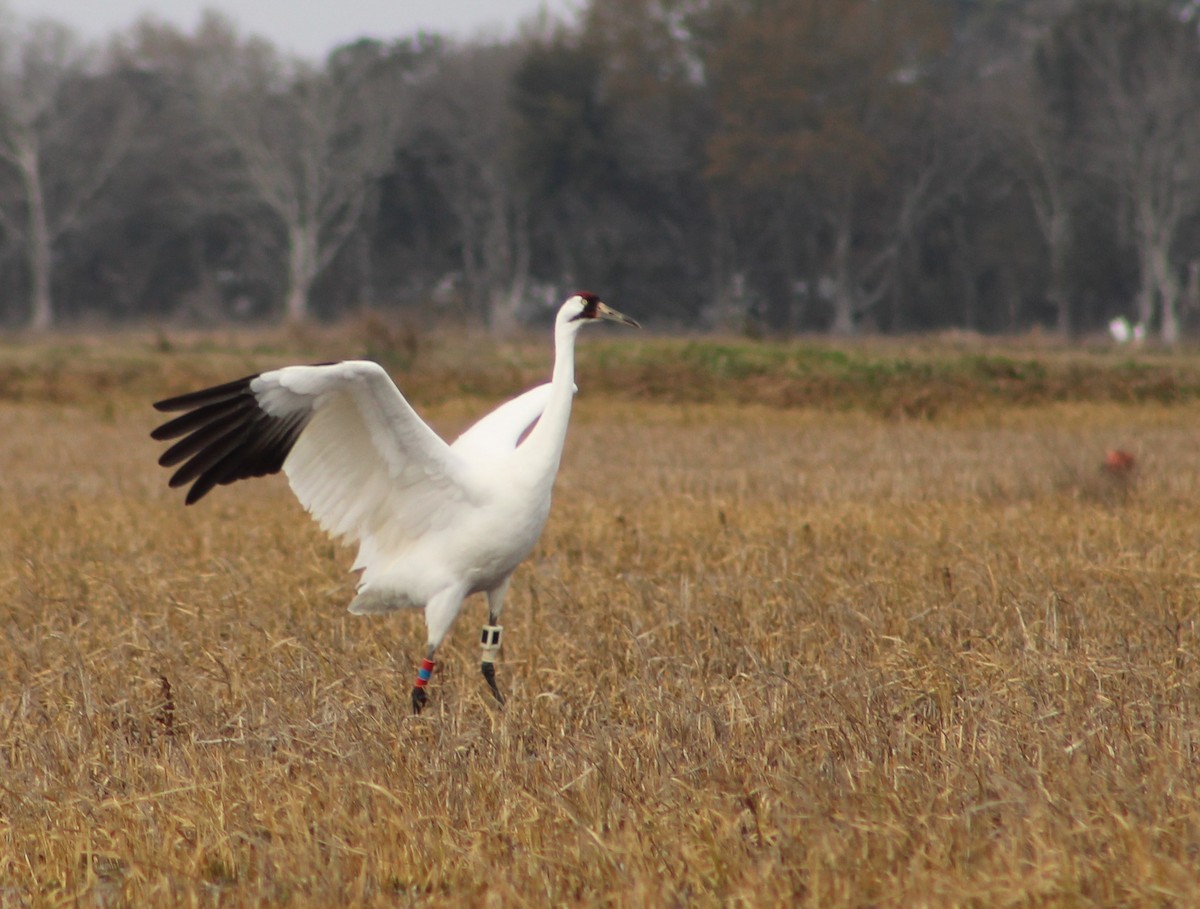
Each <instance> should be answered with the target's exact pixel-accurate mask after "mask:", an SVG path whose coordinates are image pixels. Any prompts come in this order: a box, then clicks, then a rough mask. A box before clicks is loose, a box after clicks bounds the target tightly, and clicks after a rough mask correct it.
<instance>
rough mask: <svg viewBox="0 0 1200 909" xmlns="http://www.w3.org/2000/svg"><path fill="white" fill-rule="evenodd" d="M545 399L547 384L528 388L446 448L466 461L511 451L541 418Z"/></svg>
mask: <svg viewBox="0 0 1200 909" xmlns="http://www.w3.org/2000/svg"><path fill="white" fill-rule="evenodd" d="M549 400H550V384H549V383H546V384H545V385H539V386H537V387H536V388H531V389H529V391H527V392H525V394H523V395H519V396H518V397H515V398H513V399H512V400H511V401H505V402H504V403H503V404H501V405H500V406H499V407H497V408H496V409H495V410H493V411H492V412H491V413H489V414H488V415H487V416H486V417H483V418H482V419H481V420H479V422H477V423H476V424H475V425H473V426H472V427H471V428H470V429H468V430H466V431H465V432H464V433H463V434H462V435H461V436H459V437H458V438H457V439H455V440H454V444H453V445H451V446H450V448H451V450H452V451H453V452H454V453H455V454H457V455H460V456H462V457H463V458H464V459H466V460H468V461H486V460H488V459H490V458H494V457H496V456H497V455H499V454H503V453H504V452H507V451H513V450H514V449H515V448H516V447H517V446H518V445H520V444H521V442H522V441H523V440H524V438H525V436H526V434H527V433H528V432H529V430H531V429H532V428H533V427H534V424H536V423H537V421H538V420H539V419H540V418H541V416H542V412H543V411H544V410H545V409H546V403H547V402H548V401H549Z"/></svg>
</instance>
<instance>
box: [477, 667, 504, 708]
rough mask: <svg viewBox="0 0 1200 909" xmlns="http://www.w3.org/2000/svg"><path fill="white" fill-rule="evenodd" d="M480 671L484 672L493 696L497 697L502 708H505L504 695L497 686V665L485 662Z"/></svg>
mask: <svg viewBox="0 0 1200 909" xmlns="http://www.w3.org/2000/svg"><path fill="white" fill-rule="evenodd" d="M480 670H481V671H482V672H483V678H484V680H485V681H486V682H487V683H488V687H489V688H491V689H492V694H494V695H495V696H496V700H497V701H499V702H500V706H502V707H503V706H504V695H502V694H501V693H500V688H499V687H498V686H497V685H496V664H495V663H489V662H487V661H484V663H483V664H482V665H481V667H480Z"/></svg>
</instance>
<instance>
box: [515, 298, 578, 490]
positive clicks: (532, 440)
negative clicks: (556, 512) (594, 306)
mask: <svg viewBox="0 0 1200 909" xmlns="http://www.w3.org/2000/svg"><path fill="white" fill-rule="evenodd" d="M578 331H579V326H578V325H572V324H571V323H569V322H564V321H559V322H558V323H557V324H556V325H555V329H554V373H553V375H552V376H551V378H550V401H549V402H548V403H547V404H546V409H545V410H544V411H542V416H541V418H540V419H539V420H538V422H537V425H536V426H534V428H533V431H532V432H530V434H529V438H527V439H526V440H525V442H524V444H522V446H521V448H522V449H524V450H525V455H526V457H527V458H529V459H530V461H531V462H533V463H536V464H537V465H538V467H539V468H542V469H545V470H546V471H547V472H548V475H549V477H550V479H553V478H554V474H555V473H556V472H557V470H558V462H559V459H560V458H561V457H562V450H563V444H564V443H565V442H566V439H567V423H568V422H570V419H571V401H572V399H573V398H574V397H575V335H576V334H577V333H578Z"/></svg>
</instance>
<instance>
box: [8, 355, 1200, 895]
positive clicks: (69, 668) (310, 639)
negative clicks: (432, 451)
mask: <svg viewBox="0 0 1200 909" xmlns="http://www.w3.org/2000/svg"><path fill="white" fill-rule="evenodd" d="M587 348H588V344H587V342H584V343H582V344H581V350H580V359H581V362H586V360H587V357H588V350H587ZM9 355H12V353H11V351H10V354H9ZM21 356H22V357H25V358H28V357H29V356H31V355H30V354H29V352H28V351H26V352H23V353H22V354H21ZM153 356H154V357H161V358H162V360H163V361H167V360H170V358H171V357H172V356H173V355H172V354H171V353H170V352H163V353H161V354H154V355H153ZM189 356H190V357H191V359H190V360H189V361H188V363H189V364H190V366H189V367H188V369H187V370H184V372H183V375H184V376H186V377H188V378H191V377H192V376H193V373H194V374H195V375H196V376H200V375H203V376H204V377H205V378H221V377H222V375H224V376H225V377H233V376H234V375H237V374H239V371H238V369H237V368H236V366H234V365H232V364H227V363H226V362H225V361H224V360H220V358H216V360H217V361H219V362H217V363H216V365H215V366H213V367H212V369H211V370H209V372H212V373H221V375H218V374H213V375H209V374H208V373H207V372H206V367H205V366H204V365H203V362H202V360H203V355H202V354H197V353H193V354H190V355H189ZM152 359H153V357H152ZM244 359H245V360H246V361H247V363H249V364H250V365H251V367H264V366H268V365H277V364H280V363H283V362H288V361H289V358H288V357H286V356H284V355H282V354H279V355H276V354H262V355H257V357H256V358H255V357H251V356H249V355H247V356H246V357H244ZM189 370H190V371H189ZM231 370H232V371H231ZM242 371H246V370H242ZM90 381H91V382H92V383H93V385H94V386H95V387H94V388H91V389H90V390H89V389H87V388H85V389H82V390H79V389H77V390H76V392H75V393H73V394H62V393H61V391H62V389H61V388H58V386H55V388H57V391H53V393H50V392H46V393H42V394H22V395H19V396H16V399H6V400H4V401H0V427H2V431H0V528H2V529H0V597H2V600H0V907H25V906H29V907H41V906H60V905H67V906H126V905H127V906H229V907H240V906H296V907H328V906H336V905H356V906H409V905H411V906H466V907H471V906H560V905H570V906H620V907H624V906H635V907H640V906H654V907H657V906H709V905H737V906H792V905H797V906H820V907H831V906H832V907H836V906H881V907H883V906H895V907H908V906H964V905H973V906H989V907H990V906H1109V905H1133V906H1142V905H1146V906H1154V905H1161V906H1170V905H1182V904H1187V903H1194V902H1195V901H1196V900H1197V898H1198V897H1197V894H1198V893H1200V671H1198V668H1197V660H1196V649H1197V628H1196V620H1197V603H1198V587H1200V557H1198V553H1200V444H1197V428H1196V424H1197V417H1198V413H1197V407H1196V406H1195V405H1186V404H1180V405H1175V406H1162V405H1142V406H1134V405H1117V404H1111V403H1109V404H1105V403H1091V404H1072V403H1061V404H1054V405H1047V406H1038V407H1020V408H1017V407H1011V408H1006V407H987V408H980V409H974V410H968V411H964V412H962V413H950V414H943V415H940V416H939V417H938V418H937V419H935V420H932V421H930V420H909V419H895V418H888V417H885V416H878V415H871V414H869V413H863V412H858V411H855V410H853V409H852V410H850V411H848V412H844V413H831V412H827V411H821V410H816V409H773V408H767V407H758V406H753V405H749V406H747V405H742V406H738V405H733V404H667V403H662V402H656V401H654V400H642V401H639V400H629V399H621V398H619V397H612V396H607V395H595V394H589V393H588V391H587V388H586V387H584V388H583V392H582V394H581V395H580V397H579V399H578V401H577V405H576V411H575V418H574V422H573V425H572V430H571V435H570V439H569V442H568V451H567V455H566V457H565V459H564V465H563V471H562V474H561V475H560V478H559V483H558V486H557V492H556V500H555V506H554V511H553V514H552V516H551V520H550V524H549V526H548V528H547V532H546V534H545V536H544V537H543V540H542V543H541V545H540V546H539V548H538V550H537V551H536V553H535V556H534V557H533V558H532V559H531V560H530V562H528V563H527V564H526V565H525V566H524V567H522V568H521V569H520V570H519V571H518V574H517V576H516V579H515V581H514V585H513V589H512V592H511V593H510V597H509V601H508V606H507V609H506V612H505V617H504V618H505V627H506V634H505V651H504V655H503V658H502V662H501V663H500V665H499V677H500V683H501V686H502V687H503V688H504V689H505V690H506V692H507V693H508V694H509V701H508V705H507V707H506V708H504V709H498V708H497V707H496V706H495V705H494V704H493V703H492V702H491V699H490V695H489V694H488V692H487V689H486V686H485V685H484V683H483V680H482V679H481V678H480V676H479V674H478V656H479V654H478V632H479V626H480V625H481V624H482V622H483V621H484V619H485V609H484V606H483V601H482V599H477V600H476V601H473V602H471V603H469V604H468V606H467V608H466V609H465V610H464V613H463V615H462V616H461V617H460V621H459V623H458V625H457V626H456V628H455V629H454V631H453V632H452V634H451V636H450V638H449V639H448V642H447V644H446V645H444V647H443V648H442V650H441V652H440V654H439V656H440V662H439V669H438V673H437V675H436V676H435V678H434V683H433V685H432V687H431V689H430V690H431V704H430V708H429V709H428V710H427V711H426V713H425V714H424V715H422V716H421V717H413V716H412V715H411V714H410V706H409V691H410V687H411V683H412V677H413V672H414V669H415V666H416V663H417V661H418V660H419V657H420V650H421V645H422V643H423V640H424V636H423V628H422V625H421V623H420V618H419V616H418V615H417V614H415V613H401V614H396V615H393V616H390V617H386V618H359V617H354V616H350V615H348V614H346V613H345V611H344V606H345V604H346V603H347V602H348V601H349V599H350V597H351V595H352V590H353V579H352V577H351V576H350V575H349V574H348V573H347V571H346V568H347V567H348V565H349V563H350V560H351V555H352V554H351V553H350V552H349V551H347V550H344V549H339V548H337V547H335V546H334V545H333V544H331V543H329V542H328V541H326V540H325V539H324V538H323V536H322V535H321V534H320V532H319V531H318V530H317V529H316V527H315V526H314V525H313V524H311V523H310V522H309V521H308V519H307V518H306V516H305V515H304V514H303V512H302V510H301V509H300V508H299V506H298V505H297V504H296V503H295V502H294V501H293V500H292V498H291V496H290V494H289V492H288V490H287V488H286V484H285V483H284V482H283V481H282V480H281V479H279V478H274V479H271V480H267V481H260V482H257V483H244V484H241V485H239V486H236V487H231V488H226V489H220V490H218V491H217V492H216V493H214V494H213V495H212V496H211V497H210V498H209V499H207V500H205V501H204V502H203V503H201V504H200V505H198V506H195V507H192V508H187V509H185V508H184V507H183V505H182V495H181V494H180V493H178V492H172V491H169V490H168V489H167V488H166V483H165V481H166V475H165V472H164V471H162V470H160V469H159V468H158V467H157V466H156V465H155V463H154V462H155V458H156V457H157V454H158V452H159V450H160V448H159V446H156V445H155V444H154V443H152V442H151V441H150V440H149V438H148V437H147V433H148V431H149V429H150V428H151V427H152V426H153V425H154V424H155V421H156V420H155V418H156V415H155V414H154V413H153V412H152V411H151V410H150V409H149V407H148V406H147V401H148V398H146V397H145V396H144V390H143V389H142V388H141V387H140V385H139V383H138V382H137V381H136V380H129V379H128V376H126V377H125V378H122V377H121V376H120V375H118V376H117V377H116V378H114V379H113V380H112V382H111V383H98V384H97V383H95V377H94V376H93V377H92V379H91V380H90ZM178 381H179V382H183V381H184V378H182V377H181V378H179V379H178ZM52 384H53V383H52ZM582 384H583V383H582V382H581V385H582ZM189 387H191V386H190V384H172V385H171V387H167V388H163V389H161V391H162V392H163V393H172V392H177V391H183V390H187V389H188V388H189ZM512 390H513V391H514V392H516V391H518V390H520V388H519V387H514V388H513V389H512ZM43 391H45V390H44V389H43ZM415 403H416V404H417V405H418V408H419V409H420V410H422V412H423V413H424V414H425V415H426V416H427V417H429V418H430V419H431V420H432V421H433V422H434V423H435V425H437V426H438V427H439V428H440V429H442V430H443V431H445V432H447V433H453V432H455V431H456V430H458V429H459V428H461V427H463V426H464V425H465V424H466V423H467V422H468V421H469V419H470V417H471V416H472V415H474V414H477V413H481V412H482V411H484V410H486V409H487V408H488V406H489V405H490V403H491V402H488V401H483V400H480V399H475V398H456V397H453V396H444V397H442V398H441V399H440V400H439V401H437V402H435V403H433V404H432V405H430V404H427V403H426V402H423V401H421V400H420V399H417V400H416V401H415ZM1116 446H1120V447H1122V448H1126V449H1128V450H1130V451H1132V452H1133V453H1135V454H1136V456H1137V458H1138V466H1137V469H1136V473H1135V476H1134V479H1133V480H1132V481H1130V482H1120V481H1114V480H1112V479H1111V478H1109V477H1107V476H1106V475H1104V474H1103V472H1102V471H1101V470H1100V462H1101V461H1102V459H1103V456H1104V452H1105V451H1106V449H1108V448H1111V447H1116Z"/></svg>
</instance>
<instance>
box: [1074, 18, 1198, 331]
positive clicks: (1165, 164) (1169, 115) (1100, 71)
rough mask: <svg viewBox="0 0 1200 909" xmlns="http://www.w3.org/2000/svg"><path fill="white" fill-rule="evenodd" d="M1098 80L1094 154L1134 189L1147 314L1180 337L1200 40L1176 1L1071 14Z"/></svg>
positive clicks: (1083, 58)
mask: <svg viewBox="0 0 1200 909" xmlns="http://www.w3.org/2000/svg"><path fill="white" fill-rule="evenodd" d="M1070 26H1071V28H1070V30H1069V31H1068V35H1067V40H1068V41H1070V42H1072V50H1073V51H1074V52H1075V54H1076V59H1077V60H1078V62H1079V66H1080V67H1081V69H1082V70H1083V72H1084V73H1085V74H1086V76H1087V77H1088V82H1087V84H1088V87H1089V89H1090V91H1089V94H1088V96H1087V97H1085V98H1084V102H1085V103H1086V104H1087V110H1088V116H1089V120H1090V130H1089V136H1090V148H1089V154H1090V156H1091V157H1092V160H1093V161H1094V162H1095V166H1096V167H1097V169H1098V171H1099V172H1100V173H1101V174H1102V175H1103V176H1105V177H1106V178H1108V179H1110V180H1111V181H1112V183H1113V185H1114V186H1116V187H1117V189H1118V190H1119V191H1120V192H1121V193H1122V194H1123V195H1124V197H1125V200H1126V204H1127V206H1128V211H1129V213H1130V216H1131V219H1132V227H1133V231H1132V233H1133V242H1134V246H1135V248H1136V250H1137V257H1138V267H1139V289H1138V294H1137V309H1138V313H1137V315H1138V321H1139V322H1141V323H1142V324H1144V325H1146V326H1150V325H1153V324H1155V323H1156V322H1157V324H1158V326H1159V331H1160V335H1161V337H1162V339H1163V341H1165V342H1166V343H1168V344H1173V343H1175V342H1176V341H1178V340H1179V333H1180V324H1179V306H1180V299H1181V295H1182V292H1183V272H1184V269H1185V265H1184V263H1186V262H1187V261H1189V260H1190V259H1192V258H1194V257H1195V255H1196V251H1195V250H1192V251H1191V253H1190V254H1184V255H1182V256H1180V254H1179V253H1180V251H1179V250H1177V249H1176V246H1177V244H1178V242H1179V239H1180V236H1181V231H1182V228H1183V226H1184V224H1185V222H1186V220H1187V219H1188V218H1189V217H1190V216H1192V215H1194V214H1196V212H1197V211H1198V210H1200V118H1197V117H1196V97H1197V92H1200V42H1198V40H1197V34H1196V29H1195V26H1194V25H1191V24H1188V23H1186V22H1183V21H1181V20H1180V19H1179V17H1178V16H1176V15H1174V14H1173V13H1172V12H1171V11H1170V9H1169V8H1168V6H1167V5H1165V4H1156V3H1124V2H1116V3H1103V4H1098V5H1097V6H1096V7H1095V8H1094V9H1092V10H1085V11H1084V13H1083V14H1082V15H1081V16H1080V17H1079V19H1077V20H1073V21H1072V22H1071V23H1070Z"/></svg>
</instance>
